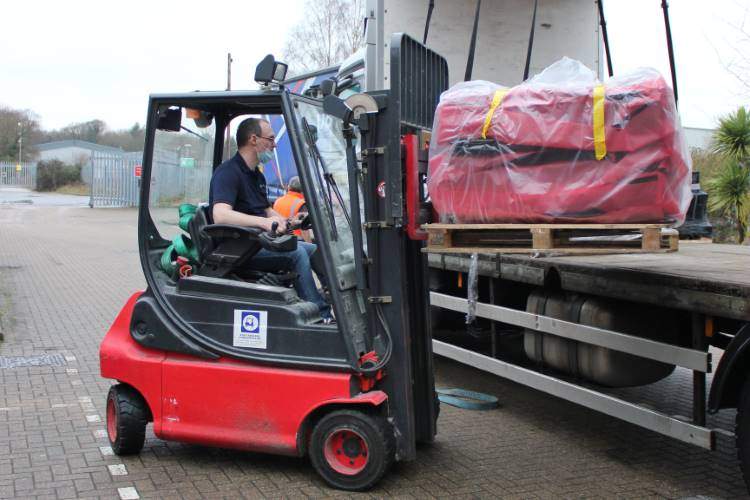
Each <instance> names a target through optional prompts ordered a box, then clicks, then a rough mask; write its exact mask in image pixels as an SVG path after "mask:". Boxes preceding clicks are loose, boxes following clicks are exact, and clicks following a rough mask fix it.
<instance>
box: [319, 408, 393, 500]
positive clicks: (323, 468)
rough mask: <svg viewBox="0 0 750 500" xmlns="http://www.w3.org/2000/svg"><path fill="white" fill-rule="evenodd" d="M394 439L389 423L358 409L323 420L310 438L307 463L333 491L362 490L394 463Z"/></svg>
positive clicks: (334, 414) (338, 412) (371, 484)
mask: <svg viewBox="0 0 750 500" xmlns="http://www.w3.org/2000/svg"><path fill="white" fill-rule="evenodd" d="M394 450H395V439H394V436H393V430H392V428H391V426H390V424H388V421H387V420H386V419H385V418H383V417H380V416H377V415H369V414H367V413H364V412H361V411H357V410H339V411H334V412H332V413H329V414H328V415H326V416H325V417H323V418H322V419H321V420H320V421H319V422H318V423H317V425H316V426H315V428H314V429H313V432H312V436H311V437H310V460H311V461H312V464H313V466H314V467H315V470H316V471H317V472H318V474H320V476H321V477H322V478H323V479H324V480H325V481H326V482H327V483H328V484H330V485H331V486H333V487H334V488H339V489H342V490H348V491H361V490H366V489H369V488H371V487H372V486H374V485H375V483H377V482H378V481H379V480H380V479H381V478H382V477H383V475H385V473H386V472H387V471H388V468H389V467H390V466H391V463H392V462H393V457H394V453H395V451H394Z"/></svg>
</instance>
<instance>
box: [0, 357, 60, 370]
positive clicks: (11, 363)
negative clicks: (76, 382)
mask: <svg viewBox="0 0 750 500" xmlns="http://www.w3.org/2000/svg"><path fill="white" fill-rule="evenodd" d="M65 364H66V362H65V356H63V355H62V354H38V355H36V356H0V368H26V367H28V366H64V365H65Z"/></svg>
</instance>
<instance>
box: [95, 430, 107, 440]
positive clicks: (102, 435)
mask: <svg viewBox="0 0 750 500" xmlns="http://www.w3.org/2000/svg"><path fill="white" fill-rule="evenodd" d="M94 437H96V438H105V437H107V430H106V429H96V430H95V431H94Z"/></svg>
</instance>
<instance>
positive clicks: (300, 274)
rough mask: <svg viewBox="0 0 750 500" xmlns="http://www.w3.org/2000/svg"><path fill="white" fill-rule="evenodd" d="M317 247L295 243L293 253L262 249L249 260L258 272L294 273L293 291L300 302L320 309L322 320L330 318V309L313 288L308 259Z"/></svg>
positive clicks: (316, 289)
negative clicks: (295, 275) (295, 246)
mask: <svg viewBox="0 0 750 500" xmlns="http://www.w3.org/2000/svg"><path fill="white" fill-rule="evenodd" d="M317 249H318V247H317V246H316V245H314V244H312V243H307V242H304V241H298V242H297V250H295V251H293V252H271V251H269V250H266V249H265V248H262V249H261V250H260V251H259V252H258V253H257V254H255V256H254V257H253V258H252V259H250V263H249V265H250V267H251V268H253V269H256V270H258V271H266V272H276V271H294V272H295V273H296V274H297V277H296V278H295V280H294V289H295V290H297V295H299V296H300V298H301V299H302V300H306V301H308V302H312V303H313V304H315V305H317V306H318V309H320V315H321V316H322V317H323V318H330V317H331V307H330V306H329V305H328V304H327V303H326V301H325V299H324V298H323V296H322V295H320V293H318V288H317V287H316V286H315V279H313V275H312V268H311V267H310V257H311V256H312V254H314V253H315V251H316V250H317Z"/></svg>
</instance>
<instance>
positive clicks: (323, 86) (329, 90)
mask: <svg viewBox="0 0 750 500" xmlns="http://www.w3.org/2000/svg"><path fill="white" fill-rule="evenodd" d="M320 92H321V94H323V97H325V96H329V95H333V94H335V93H336V79H335V78H326V79H325V80H323V81H322V82H320Z"/></svg>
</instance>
